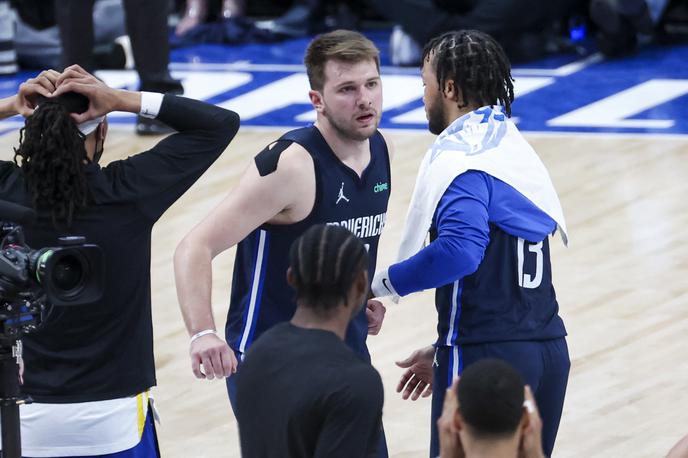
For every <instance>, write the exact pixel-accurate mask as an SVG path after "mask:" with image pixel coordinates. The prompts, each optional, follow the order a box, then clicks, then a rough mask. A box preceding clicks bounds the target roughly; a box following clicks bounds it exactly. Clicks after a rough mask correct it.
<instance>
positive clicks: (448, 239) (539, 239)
mask: <svg viewBox="0 0 688 458" xmlns="http://www.w3.org/2000/svg"><path fill="white" fill-rule="evenodd" d="M556 227H557V225H556V223H555V222H554V220H553V219H552V218H550V217H549V216H548V215H547V214H546V213H544V212H543V211H542V210H540V209H539V208H538V207H536V206H535V204H533V203H532V202H531V201H530V200H528V199H527V198H526V197H524V196H523V194H521V193H519V192H518V191H516V190H515V189H514V188H513V187H511V186H509V185H508V184H506V183H504V182H503V181H501V180H499V179H497V178H494V177H493V176H491V175H489V174H487V173H485V172H480V171H477V170H470V171H468V172H465V173H463V174H461V175H459V176H458V177H457V178H456V179H455V180H454V181H453V182H452V184H451V185H450V186H449V188H448V189H447V190H446V191H445V193H444V194H443V196H442V198H441V199H440V202H439V204H438V205H437V209H436V211H435V215H434V218H433V225H432V228H431V230H430V239H431V242H430V244H429V245H428V246H426V247H425V248H423V249H422V250H421V251H419V252H418V253H417V254H416V255H414V256H412V257H411V258H409V259H407V260H405V261H402V262H400V263H397V264H394V265H392V266H390V268H389V276H390V281H391V283H392V285H393V286H394V288H395V290H396V291H397V292H398V293H399V294H400V295H402V296H403V295H406V294H409V293H410V292H413V291H419V290H423V289H427V288H437V291H436V293H435V305H436V307H437V313H438V329H437V330H438V340H437V344H438V345H442V346H453V345H456V344H467V343H486V342H499V341H509V340H544V339H551V338H557V337H562V336H565V335H566V330H565V328H564V324H563V321H562V320H561V318H560V317H559V315H558V311H559V305H558V304H557V300H556V296H555V293H554V287H553V286H552V274H551V265H550V256H549V242H548V239H547V236H548V235H549V234H550V233H551V232H552V231H554V229H555V228H556Z"/></svg>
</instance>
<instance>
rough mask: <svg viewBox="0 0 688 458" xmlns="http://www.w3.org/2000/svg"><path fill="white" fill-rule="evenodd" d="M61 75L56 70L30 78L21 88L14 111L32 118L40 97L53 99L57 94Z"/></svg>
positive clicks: (43, 72)
mask: <svg viewBox="0 0 688 458" xmlns="http://www.w3.org/2000/svg"><path fill="white" fill-rule="evenodd" d="M59 76H60V74H59V73H58V72H56V71H55V70H44V71H42V72H41V73H39V74H38V76H36V77H35V78H29V79H28V80H26V81H25V82H24V83H22V84H21V85H20V86H19V92H17V96H16V97H15V100H14V109H15V111H16V112H17V113H19V114H20V115H22V116H24V117H27V116H31V115H32V114H33V112H34V110H35V109H36V106H37V105H38V103H37V102H38V97H39V96H41V95H42V96H43V97H51V96H52V95H53V93H54V92H55V89H56V85H57V80H58V78H59Z"/></svg>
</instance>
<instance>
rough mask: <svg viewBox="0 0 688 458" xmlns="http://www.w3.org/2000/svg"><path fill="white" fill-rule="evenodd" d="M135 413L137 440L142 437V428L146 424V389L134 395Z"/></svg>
mask: <svg viewBox="0 0 688 458" xmlns="http://www.w3.org/2000/svg"><path fill="white" fill-rule="evenodd" d="M144 397H145V401H144ZM136 413H137V417H138V427H139V440H141V437H143V428H144V427H145V426H146V414H147V413H148V392H147V391H146V392H144V393H139V394H137V395H136Z"/></svg>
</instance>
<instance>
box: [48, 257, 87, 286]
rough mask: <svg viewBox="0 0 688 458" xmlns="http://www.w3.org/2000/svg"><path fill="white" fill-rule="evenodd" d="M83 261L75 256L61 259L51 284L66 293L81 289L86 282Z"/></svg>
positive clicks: (55, 267)
mask: <svg viewBox="0 0 688 458" xmlns="http://www.w3.org/2000/svg"><path fill="white" fill-rule="evenodd" d="M83 277H84V269H83V264H82V260H81V259H79V258H77V257H76V256H73V255H66V256H64V257H62V258H60V259H59V260H58V261H57V262H56V263H55V266H54V268H53V270H52V272H51V282H52V284H54V285H55V286H56V287H57V288H58V289H59V290H61V291H63V292H64V293H67V294H68V293H69V292H72V291H73V290H75V289H77V288H79V287H80V286H81V285H82V283H83V280H84V278H83Z"/></svg>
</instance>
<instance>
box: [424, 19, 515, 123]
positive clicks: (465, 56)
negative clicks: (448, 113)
mask: <svg viewBox="0 0 688 458" xmlns="http://www.w3.org/2000/svg"><path fill="white" fill-rule="evenodd" d="M421 62H429V63H430V64H431V65H432V66H433V68H434V70H435V73H436V74H437V82H438V83H439V86H440V88H444V85H445V83H446V81H447V80H449V79H451V80H454V83H455V84H456V85H457V87H458V89H459V90H460V91H461V97H462V98H463V100H462V101H459V108H464V107H466V106H468V104H469V103H475V104H478V106H484V105H495V104H498V105H501V106H503V107H504V113H506V115H507V116H508V117H511V103H512V102H513V101H514V84H513V81H514V79H513V78H512V77H511V64H510V63H509V59H508V58H507V57H506V54H505V53H504V50H503V49H502V47H501V46H500V45H499V43H497V42H496V41H495V39H494V38H492V37H491V36H490V35H488V34H486V33H483V32H479V31H477V30H459V31H455V32H447V33H445V34H442V35H440V36H438V37H435V38H433V39H431V40H430V41H429V42H428V43H427V44H426V45H425V48H424V49H423V59H422V61H421Z"/></svg>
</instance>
